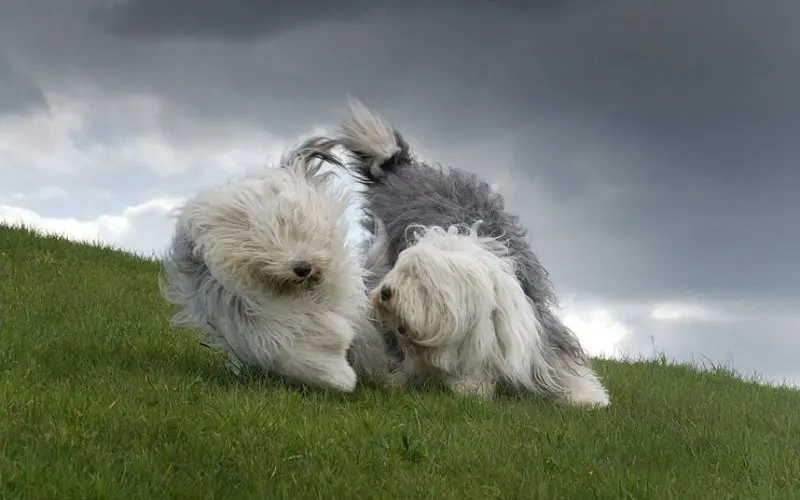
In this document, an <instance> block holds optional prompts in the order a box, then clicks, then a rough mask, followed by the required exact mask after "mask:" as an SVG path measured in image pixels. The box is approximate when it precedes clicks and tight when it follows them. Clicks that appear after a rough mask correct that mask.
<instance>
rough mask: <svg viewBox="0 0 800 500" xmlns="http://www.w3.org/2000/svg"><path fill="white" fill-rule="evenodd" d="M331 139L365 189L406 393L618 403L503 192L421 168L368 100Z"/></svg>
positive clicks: (378, 277)
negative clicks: (527, 394) (422, 383)
mask: <svg viewBox="0 0 800 500" xmlns="http://www.w3.org/2000/svg"><path fill="white" fill-rule="evenodd" d="M329 140H330V141H331V142H333V143H336V144H337V145H339V146H341V147H342V148H343V149H344V150H345V152H346V155H347V159H348V160H349V161H348V165H347V166H348V168H349V169H350V171H351V173H352V174H353V175H354V176H355V177H356V179H357V180H358V181H359V182H360V183H361V184H362V185H363V186H364V187H365V189H364V199H365V203H364V208H365V211H366V212H367V213H368V214H369V215H368V216H367V217H366V218H365V221H364V223H363V224H364V227H365V228H366V229H367V230H369V231H370V232H372V233H373V234H374V241H373V243H372V244H373V247H372V248H371V249H370V254H369V255H368V259H367V266H368V267H371V268H372V269H371V271H372V272H373V276H374V277H373V279H372V280H371V281H372V282H371V283H368V288H369V289H371V290H372V291H371V299H372V305H373V314H374V316H375V317H376V319H377V320H378V321H379V323H380V324H381V325H382V326H383V327H384V328H385V329H386V330H389V331H391V334H389V337H390V338H389V339H388V340H390V344H394V340H396V341H397V343H398V344H399V347H400V349H399V351H400V353H401V354H400V356H401V357H402V358H404V359H403V367H404V368H403V369H402V370H401V372H400V375H399V377H398V382H397V385H404V384H405V383H407V382H410V381H412V380H414V379H419V378H427V377H430V376H434V377H437V378H443V379H444V380H445V382H447V383H448V385H449V386H450V388H451V389H453V390H454V391H456V392H461V393H470V394H475V395H478V396H480V397H490V396H491V395H492V394H493V393H494V391H495V389H496V387H497V386H498V385H499V384H502V385H503V386H505V387H512V388H516V389H523V390H529V391H533V392H538V393H542V394H545V395H550V396H554V397H556V398H558V399H560V400H562V401H564V402H567V403H569V404H575V405H587V406H606V405H608V404H609V402H610V399H609V396H608V393H607V391H606V390H605V388H604V387H603V385H602V383H601V381H600V379H599V377H598V376H597V374H596V373H595V372H594V370H593V369H592V367H591V363H590V360H589V358H588V356H587V354H586V352H585V351H584V349H583V348H582V346H581V344H580V342H579V340H578V338H577V337H576V336H575V334H574V333H573V332H572V331H571V330H570V329H569V328H568V327H567V326H566V325H565V324H564V323H563V322H562V321H561V319H560V318H559V317H558V315H557V314H556V310H557V307H558V300H557V297H556V295H555V293H554V290H553V287H552V285H551V282H550V280H549V277H548V273H547V272H546V270H545V269H544V268H543V267H542V265H541V264H540V262H539V260H538V259H537V257H536V255H535V254H534V252H533V251H532V249H531V246H530V244H529V242H528V240H527V231H526V229H525V228H524V227H523V225H522V224H521V222H520V220H519V218H518V217H517V216H516V215H513V214H511V213H509V212H507V211H506V209H505V201H504V198H503V197H502V196H501V195H500V194H498V193H496V192H495V191H494V190H493V189H492V188H491V187H490V186H489V185H488V184H487V183H486V182H483V181H481V180H480V179H479V178H478V177H477V176H475V175H473V174H470V173H467V172H465V171H463V170H459V169H457V168H449V169H447V170H445V169H443V168H441V167H438V166H433V165H429V164H426V163H424V162H422V161H419V160H418V159H416V158H415V156H414V155H413V153H412V151H411V148H410V147H409V145H408V143H407V142H406V141H405V139H404V138H403V136H402V135H401V134H400V133H399V132H398V131H397V130H396V129H394V127H393V126H392V125H391V124H389V123H388V122H387V121H386V120H385V119H383V118H382V117H381V116H379V115H378V114H377V113H375V112H373V111H371V110H370V109H368V108H367V107H365V106H364V105H362V104H361V103H359V102H358V101H356V100H351V102H350V108H349V113H348V115H347V116H346V117H345V119H344V120H343V121H342V123H341V124H340V127H339V130H338V132H337V133H336V135H335V137H333V138H331V139H329ZM464 229H466V230H464ZM409 232H411V233H413V234H412V235H409ZM391 337H394V339H392V338H391ZM393 347H394V349H395V351H397V350H398V349H397V346H396V345H395V346H393Z"/></svg>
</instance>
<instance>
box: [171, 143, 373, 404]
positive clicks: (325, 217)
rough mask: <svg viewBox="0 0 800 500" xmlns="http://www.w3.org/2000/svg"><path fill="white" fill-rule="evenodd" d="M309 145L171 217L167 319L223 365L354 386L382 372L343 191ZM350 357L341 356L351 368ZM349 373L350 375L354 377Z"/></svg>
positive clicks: (318, 150) (322, 152) (324, 156)
mask: <svg viewBox="0 0 800 500" xmlns="http://www.w3.org/2000/svg"><path fill="white" fill-rule="evenodd" d="M318 146H319V144H315V143H314V142H313V141H308V142H306V143H304V144H303V145H301V146H299V147H297V148H296V149H293V150H291V151H289V152H288V153H286V154H285V156H284V158H283V159H282V160H281V165H280V167H279V168H272V169H267V170H266V171H265V172H263V173H260V174H258V175H253V176H249V177H245V178H243V179H241V180H238V181H235V182H231V183H228V184H225V185H222V186H219V187H216V188H213V189H208V190H206V191H202V192H200V193H198V194H197V195H196V196H194V197H193V198H191V199H189V200H188V201H187V202H186V203H185V205H184V206H183V207H181V208H180V209H179V212H178V214H177V222H176V229H175V233H174V237H173V239H172V243H171V247H170V249H169V251H168V253H167V255H166V257H165V259H164V272H163V274H162V280H161V292H162V295H163V296H164V298H165V299H166V300H168V301H169V302H172V303H174V304H177V305H179V306H180V307H181V310H180V312H178V313H177V314H176V315H175V316H174V317H173V324H182V325H186V326H192V327H198V328H201V329H202V330H203V331H204V332H205V334H206V338H207V340H208V342H209V343H210V344H212V345H213V346H215V347H217V348H219V349H221V350H223V351H225V352H226V353H227V354H228V356H229V358H230V361H231V367H232V368H233V369H234V371H236V372H239V371H240V370H242V369H249V368H258V369H262V370H264V371H271V372H273V373H277V374H280V375H283V376H285V377H286V378H288V379H290V380H293V381H295V382H301V383H305V384H307V385H310V386H315V387H321V388H329V389H334V390H338V391H345V392H349V391H352V390H353V389H354V388H355V386H356V382H357V374H356V372H359V375H364V376H365V377H367V378H370V379H373V380H378V381H379V379H381V377H383V376H384V374H385V372H386V371H387V360H386V352H385V349H384V347H383V342H382V340H381V338H380V334H379V333H378V332H377V331H376V330H375V328H374V327H373V325H372V324H371V323H370V322H369V320H368V319H367V308H368V302H367V301H368V297H367V294H366V289H365V286H364V281H363V279H364V276H363V269H362V268H361V267H360V265H359V264H358V262H357V260H356V253H355V251H354V249H353V248H351V246H350V244H349V243H348V240H347V230H348V225H347V221H346V219H345V210H346V208H347V206H348V204H349V203H350V201H351V199H350V195H348V193H347V192H346V191H345V190H344V189H343V188H342V187H340V186H337V185H336V184H335V183H334V182H332V181H333V178H332V177H333V172H330V171H328V172H323V171H321V161H323V160H324V161H327V162H329V163H336V162H337V160H336V159H335V158H334V157H333V156H331V155H329V154H328V151H327V150H326V149H325V148H324V147H318ZM348 358H349V361H348ZM354 368H355V371H354Z"/></svg>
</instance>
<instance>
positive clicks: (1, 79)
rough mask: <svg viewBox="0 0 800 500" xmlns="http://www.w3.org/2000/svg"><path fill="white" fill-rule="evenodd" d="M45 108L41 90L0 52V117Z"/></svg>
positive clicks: (45, 102) (45, 103)
mask: <svg viewBox="0 0 800 500" xmlns="http://www.w3.org/2000/svg"><path fill="white" fill-rule="evenodd" d="M46 106H47V101H46V99H45V97H44V94H43V93H42V91H41V89H39V87H38V86H37V85H36V84H35V83H33V81H31V80H30V79H29V78H27V77H26V75H24V74H23V73H21V72H20V71H19V69H18V68H17V67H16V66H15V65H14V64H13V63H12V62H11V61H10V60H9V59H8V58H6V57H5V56H4V55H3V53H2V52H0V115H2V114H18V113H25V112H28V111H30V110H31V109H32V108H39V107H46Z"/></svg>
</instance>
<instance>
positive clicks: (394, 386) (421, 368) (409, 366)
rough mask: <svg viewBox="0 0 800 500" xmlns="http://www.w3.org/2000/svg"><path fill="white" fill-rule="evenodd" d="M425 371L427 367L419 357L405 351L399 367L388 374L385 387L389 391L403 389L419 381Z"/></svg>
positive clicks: (426, 371)
mask: <svg viewBox="0 0 800 500" xmlns="http://www.w3.org/2000/svg"><path fill="white" fill-rule="evenodd" d="M427 373H428V367H427V365H425V363H424V362H423V361H422V360H421V359H419V358H416V357H414V356H411V355H409V354H408V353H406V354H405V357H404V358H403V363H402V364H401V365H400V367H399V368H398V369H397V370H396V371H394V372H392V373H391V374H390V375H389V378H388V381H387V384H386V388H387V389H388V390H390V391H399V390H402V389H405V388H406V387H408V386H409V385H412V384H416V383H419V382H421V381H422V380H423V378H424V377H425V375H426V374H427Z"/></svg>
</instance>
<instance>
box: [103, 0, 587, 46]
mask: <svg viewBox="0 0 800 500" xmlns="http://www.w3.org/2000/svg"><path fill="white" fill-rule="evenodd" d="M571 3H572V2H570V1H568V0H530V1H525V0H491V1H487V0H462V1H461V2H459V7H461V8H464V7H468V6H475V5H489V6H491V7H492V8H511V9H518V10H522V11H545V12H546V11H548V10H551V9H558V8H562V7H564V6H567V5H569V4H571ZM454 6H455V4H453V3H452V2H451V3H448V2H438V3H437V2H431V1H429V0H405V1H395V2H386V1H384V2H375V1H374V0H350V1H348V2H347V3H346V4H343V3H342V2H338V3H333V2H324V1H319V2H303V3H296V4H289V3H288V2H286V5H281V6H278V5H275V3H274V2H270V3H268V2H256V1H252V0H234V1H228V2H219V1H217V0H133V1H126V2H119V3H112V4H110V5H109V6H106V7H104V8H102V9H98V10H97V15H98V17H97V19H98V20H100V21H101V22H103V23H105V24H106V25H107V26H108V28H109V29H110V30H111V31H113V32H114V33H118V34H121V35H125V36H145V37H164V38H172V37H183V36H190V37H205V36H210V37H219V38H224V39H231V40H253V39H256V38H260V37H265V36H276V35H279V34H281V33H283V32H284V31H287V30H292V29H296V28H298V27H299V26H303V25H314V24H319V23H328V22H348V23H359V22H361V21H363V19H364V17H365V16H366V15H367V14H369V13H370V12H373V11H376V10H381V11H385V12H399V13H402V12H404V11H408V10H414V9H420V8H423V7H424V8H426V9H431V8H443V7H444V8H448V9H450V8H453V7H454Z"/></svg>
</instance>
